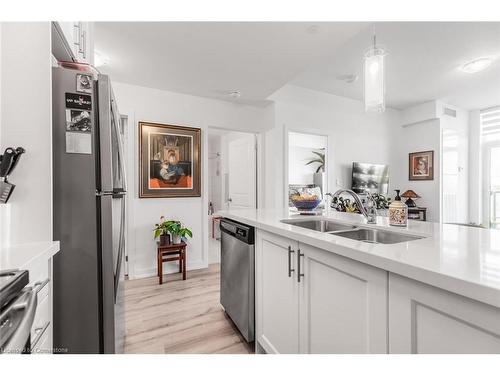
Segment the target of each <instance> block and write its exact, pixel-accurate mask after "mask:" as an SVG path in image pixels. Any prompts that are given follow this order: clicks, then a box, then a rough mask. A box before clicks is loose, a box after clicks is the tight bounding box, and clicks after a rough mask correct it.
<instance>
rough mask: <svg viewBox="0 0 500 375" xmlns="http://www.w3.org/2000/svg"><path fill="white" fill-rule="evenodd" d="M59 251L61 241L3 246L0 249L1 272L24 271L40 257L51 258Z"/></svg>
mask: <svg viewBox="0 0 500 375" xmlns="http://www.w3.org/2000/svg"><path fill="white" fill-rule="evenodd" d="M58 251H59V241H43V242H30V243H24V244H19V245H11V246H2V248H1V249H0V270H6V269H15V268H20V269H22V268H23V267H24V266H25V265H26V264H28V263H30V262H31V261H33V260H34V259H35V258H38V257H45V258H47V259H48V258H51V257H53V256H54V255H55V254H56V253H57V252H58Z"/></svg>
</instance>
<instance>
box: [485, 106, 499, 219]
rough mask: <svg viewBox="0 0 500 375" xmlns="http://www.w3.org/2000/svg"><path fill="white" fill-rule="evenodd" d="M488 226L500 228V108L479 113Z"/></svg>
mask: <svg viewBox="0 0 500 375" xmlns="http://www.w3.org/2000/svg"><path fill="white" fill-rule="evenodd" d="M480 126H481V142H482V144H483V158H484V163H485V172H486V176H485V177H486V180H485V182H486V196H487V203H486V204H487V206H486V207H485V209H486V210H487V212H488V213H489V214H488V219H489V225H490V227H491V228H500V107H494V108H489V109H486V110H483V111H481V113H480Z"/></svg>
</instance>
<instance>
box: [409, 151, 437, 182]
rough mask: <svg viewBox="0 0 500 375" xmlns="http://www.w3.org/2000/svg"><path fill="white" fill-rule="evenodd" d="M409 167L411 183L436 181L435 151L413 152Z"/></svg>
mask: <svg viewBox="0 0 500 375" xmlns="http://www.w3.org/2000/svg"><path fill="white" fill-rule="evenodd" d="M408 166H409V167H408V178H409V179H410V181H418V180H434V151H421V152H412V153H411V154H410V157H409V164H408Z"/></svg>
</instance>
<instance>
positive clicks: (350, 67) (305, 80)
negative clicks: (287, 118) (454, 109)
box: [292, 22, 500, 109]
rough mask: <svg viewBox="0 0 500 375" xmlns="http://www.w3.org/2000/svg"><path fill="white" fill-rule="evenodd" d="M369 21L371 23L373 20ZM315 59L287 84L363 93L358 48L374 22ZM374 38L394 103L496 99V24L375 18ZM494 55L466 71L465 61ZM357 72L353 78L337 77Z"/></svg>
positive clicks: (465, 104)
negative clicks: (481, 66)
mask: <svg viewBox="0 0 500 375" xmlns="http://www.w3.org/2000/svg"><path fill="white" fill-rule="evenodd" d="M372 25H373V24H372ZM372 25H370V26H368V27H366V28H365V29H364V30H363V31H362V32H360V33H359V34H358V35H356V36H355V37H354V38H352V39H351V40H349V41H348V42H347V43H345V44H344V45H343V46H341V47H339V48H336V49H335V50H334V51H332V53H331V54H330V55H329V56H328V57H326V58H323V59H321V60H320V61H317V62H316V63H315V64H313V65H312V66H310V67H309V69H307V70H306V71H305V72H303V73H301V74H300V75H299V76H298V77H296V78H295V79H294V80H293V81H292V83H293V84H296V85H298V86H303V87H307V88H311V89H315V90H320V91H325V92H329V93H332V94H336V95H342V96H347V97H350V98H354V99H362V98H363V59H362V56H363V53H364V52H365V51H366V49H367V48H368V47H369V46H370V44H371V43H372V36H373V26H372ZM375 30H376V35H377V43H378V44H381V45H383V46H384V47H385V49H386V50H387V52H388V55H387V58H386V62H387V65H386V75H387V76H386V77H387V78H386V100H387V105H388V106H390V107H393V108H399V109H401V108H406V107H408V106H411V105H414V104H418V103H422V102H426V101H429V100H433V99H442V100H444V101H446V102H447V103H449V104H454V105H456V106H459V107H462V108H465V109H477V108H485V107H489V106H492V105H498V104H500V23H499V22H497V23H486V22H469V23H465V22H462V23H447V22H436V23H432V22H393V23H391V22H384V23H376V24H375ZM483 56H494V57H496V60H495V61H494V63H493V64H492V66H490V67H489V68H488V69H487V70H484V71H482V72H479V73H476V74H467V73H464V72H462V71H460V70H459V69H458V68H459V67H460V66H461V65H462V64H463V63H465V62H467V61H470V60H473V59H476V58H479V57H483ZM344 74H357V75H358V76H359V79H358V80H357V81H356V82H355V83H351V84H349V83H346V82H343V81H341V80H339V79H337V78H338V76H341V75H344Z"/></svg>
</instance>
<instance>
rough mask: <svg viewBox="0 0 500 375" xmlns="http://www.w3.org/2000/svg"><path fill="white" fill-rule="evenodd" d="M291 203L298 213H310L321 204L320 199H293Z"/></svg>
mask: <svg viewBox="0 0 500 375" xmlns="http://www.w3.org/2000/svg"><path fill="white" fill-rule="evenodd" d="M292 203H293V205H294V206H295V207H297V209H298V210H299V211H312V210H314V209H315V208H316V207H318V205H319V204H320V203H321V199H318V198H316V199H301V200H297V199H293V198H292Z"/></svg>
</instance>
